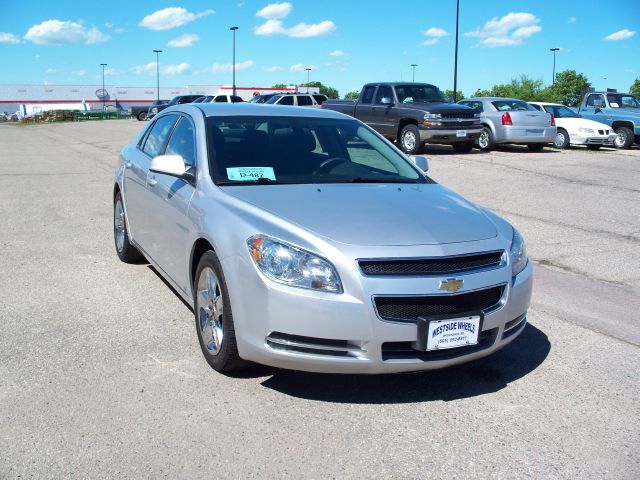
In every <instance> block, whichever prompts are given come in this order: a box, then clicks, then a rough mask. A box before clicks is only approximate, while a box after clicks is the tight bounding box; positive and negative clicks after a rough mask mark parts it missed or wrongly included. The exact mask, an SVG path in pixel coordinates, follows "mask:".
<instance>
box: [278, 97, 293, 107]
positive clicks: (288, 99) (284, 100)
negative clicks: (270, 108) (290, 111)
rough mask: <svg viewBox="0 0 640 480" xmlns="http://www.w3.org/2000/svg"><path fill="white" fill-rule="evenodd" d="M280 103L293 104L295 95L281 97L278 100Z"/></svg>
mask: <svg viewBox="0 0 640 480" xmlns="http://www.w3.org/2000/svg"><path fill="white" fill-rule="evenodd" d="M278 105H293V97H291V96H288V97H280V101H279V102H278Z"/></svg>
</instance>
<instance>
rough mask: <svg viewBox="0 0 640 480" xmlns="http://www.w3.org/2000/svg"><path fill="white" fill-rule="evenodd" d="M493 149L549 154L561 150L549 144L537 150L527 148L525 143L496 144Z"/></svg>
mask: <svg viewBox="0 0 640 480" xmlns="http://www.w3.org/2000/svg"><path fill="white" fill-rule="evenodd" d="M493 149H494V150H496V151H498V152H513V153H515V152H522V153H542V154H550V153H556V154H557V153H560V152H561V150H559V149H557V148H555V147H552V146H551V145H546V146H545V147H544V148H543V149H542V150H539V151H537V152H534V151H531V150H529V147H527V146H526V145H496V146H495V147H494V148H493Z"/></svg>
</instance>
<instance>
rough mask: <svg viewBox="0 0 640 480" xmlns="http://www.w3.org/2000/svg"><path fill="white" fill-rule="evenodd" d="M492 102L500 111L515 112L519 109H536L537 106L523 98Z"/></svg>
mask: <svg viewBox="0 0 640 480" xmlns="http://www.w3.org/2000/svg"><path fill="white" fill-rule="evenodd" d="M491 103H492V105H493V106H494V107H496V110H498V111H499V112H513V111H518V110H531V111H534V112H535V111H536V109H535V108H533V107H532V106H531V105H529V104H528V103H527V102H523V101H522V100H496V101H494V102H491Z"/></svg>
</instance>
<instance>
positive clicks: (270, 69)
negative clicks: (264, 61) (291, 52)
mask: <svg viewBox="0 0 640 480" xmlns="http://www.w3.org/2000/svg"><path fill="white" fill-rule="evenodd" d="M283 70H284V68H282V67H279V66H278V65H274V66H273V67H267V68H265V69H264V71H265V72H269V73H276V72H282V71H283Z"/></svg>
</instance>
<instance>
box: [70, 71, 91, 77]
mask: <svg viewBox="0 0 640 480" xmlns="http://www.w3.org/2000/svg"><path fill="white" fill-rule="evenodd" d="M86 74H87V71H86V70H84V69H80V70H74V71H73V72H71V75H76V76H77V77H84V76H85V75H86Z"/></svg>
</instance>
